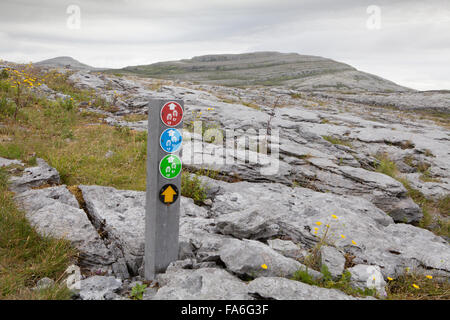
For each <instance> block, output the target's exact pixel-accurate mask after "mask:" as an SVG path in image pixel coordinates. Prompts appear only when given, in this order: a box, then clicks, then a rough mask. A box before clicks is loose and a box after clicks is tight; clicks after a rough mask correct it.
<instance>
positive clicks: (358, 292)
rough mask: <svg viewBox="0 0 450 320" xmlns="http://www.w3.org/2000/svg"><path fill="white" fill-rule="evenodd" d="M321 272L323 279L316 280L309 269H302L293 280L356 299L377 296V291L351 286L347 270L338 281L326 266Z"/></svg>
mask: <svg viewBox="0 0 450 320" xmlns="http://www.w3.org/2000/svg"><path fill="white" fill-rule="evenodd" d="M320 272H321V273H322V277H321V278H320V279H314V278H313V277H312V276H311V275H309V274H308V269H306V270H305V269H300V270H297V271H296V272H295V273H294V275H293V277H292V280H296V281H300V282H304V283H306V284H309V285H313V286H318V287H321V288H327V289H337V290H340V291H342V292H344V293H346V294H348V295H351V296H354V297H366V296H373V297H376V296H377V292H376V290H375V289H370V288H365V289H364V290H363V289H360V288H354V287H352V286H351V284H350V279H351V274H350V272H349V271H347V270H345V271H344V272H343V273H342V275H341V277H340V278H339V279H337V280H333V278H332V276H331V273H330V272H329V270H328V267H327V266H326V265H322V268H321V270H320Z"/></svg>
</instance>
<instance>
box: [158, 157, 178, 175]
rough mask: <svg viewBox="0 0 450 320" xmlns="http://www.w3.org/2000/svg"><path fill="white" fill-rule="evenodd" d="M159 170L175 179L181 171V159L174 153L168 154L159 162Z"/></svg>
mask: <svg viewBox="0 0 450 320" xmlns="http://www.w3.org/2000/svg"><path fill="white" fill-rule="evenodd" d="M159 172H160V173H161V175H162V176H163V177H164V178H166V179H174V178H176V177H177V176H178V175H179V174H180V172H181V160H180V158H179V157H178V156H176V155H174V154H168V155H167V156H165V157H164V158H162V160H161V162H160V163H159Z"/></svg>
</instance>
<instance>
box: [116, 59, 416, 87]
mask: <svg viewBox="0 0 450 320" xmlns="http://www.w3.org/2000/svg"><path fill="white" fill-rule="evenodd" d="M121 71H122V72H129V73H134V74H138V75H144V76H148V77H152V78H163V79H178V80H185V81H191V82H201V83H208V84H218V85H226V86H249V85H266V86H274V85H282V86H285V87H288V88H293V89H299V90H320V91H325V90H339V91H411V90H410V89H408V88H405V87H402V86H399V85H397V84H395V83H393V82H391V81H388V80H386V79H383V78H380V77H377V76H375V75H372V74H369V73H365V72H361V71H358V70H356V69H355V68H353V67H352V66H349V65H347V64H344V63H341V62H336V61H334V60H331V59H326V58H322V57H316V56H309V55H300V54H297V53H279V52H254V53H244V54H217V55H205V56H199V57H194V58H192V59H183V60H179V61H168V62H159V63H154V64H150V65H142V66H130V67H126V68H124V69H122V70H121Z"/></svg>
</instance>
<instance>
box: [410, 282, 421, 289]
mask: <svg viewBox="0 0 450 320" xmlns="http://www.w3.org/2000/svg"><path fill="white" fill-rule="evenodd" d="M412 286H413V287H414V288H416V289H420V287H419V286H418V285H417V284H415V283H413V285H412Z"/></svg>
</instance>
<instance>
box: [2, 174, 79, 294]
mask: <svg viewBox="0 0 450 320" xmlns="http://www.w3.org/2000/svg"><path fill="white" fill-rule="evenodd" d="M75 256H76V251H75V249H73V248H72V247H71V246H70V243H69V242H68V241H65V240H57V239H53V238H51V237H43V236H41V235H39V234H38V233H37V232H36V231H35V230H34V229H33V228H32V227H31V225H30V224H29V222H28V220H27V219H26V217H25V214H24V213H23V211H21V210H19V209H18V208H17V206H16V204H15V203H14V200H13V194H12V193H11V192H9V191H8V189H7V174H6V171H5V169H3V168H0V299H2V300H15V299H46V300H47V299H69V298H70V296H71V293H70V291H69V290H68V289H67V288H66V287H65V285H64V284H61V283H57V284H56V285H55V286H53V287H50V288H47V289H45V290H39V291H34V290H31V288H32V287H34V286H35V285H36V282H37V281H38V280H40V279H42V278H44V277H48V278H51V279H54V280H55V281H56V280H58V279H60V278H61V276H62V275H63V273H64V271H65V269H66V268H67V267H68V265H69V264H70V263H71V262H73V260H74V258H75Z"/></svg>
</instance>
